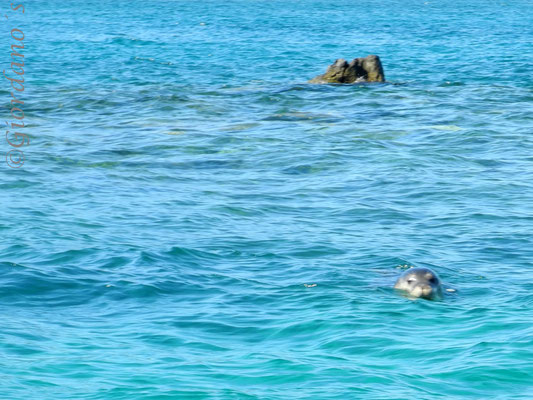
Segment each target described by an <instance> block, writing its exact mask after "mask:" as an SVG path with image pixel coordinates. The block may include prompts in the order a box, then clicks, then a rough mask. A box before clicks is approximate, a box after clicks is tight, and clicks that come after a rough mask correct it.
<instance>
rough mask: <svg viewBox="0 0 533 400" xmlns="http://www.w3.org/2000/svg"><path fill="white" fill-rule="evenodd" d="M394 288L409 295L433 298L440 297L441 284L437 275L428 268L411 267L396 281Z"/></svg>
mask: <svg viewBox="0 0 533 400" xmlns="http://www.w3.org/2000/svg"><path fill="white" fill-rule="evenodd" d="M394 289H398V290H401V291H403V292H405V293H406V294H407V295H408V296H409V297H422V298H424V299H429V300H435V299H439V298H441V297H442V284H441V281H440V279H439V277H438V275H437V274H436V273H435V272H433V271H432V270H430V269H429V268H411V269H408V270H407V271H405V272H404V273H403V274H402V275H401V276H400V277H399V278H398V280H397V281H396V284H395V285H394Z"/></svg>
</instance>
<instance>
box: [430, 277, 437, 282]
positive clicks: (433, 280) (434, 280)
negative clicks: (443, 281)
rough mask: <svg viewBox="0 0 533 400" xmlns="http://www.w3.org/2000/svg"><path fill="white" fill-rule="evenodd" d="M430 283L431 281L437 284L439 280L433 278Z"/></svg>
mask: <svg viewBox="0 0 533 400" xmlns="http://www.w3.org/2000/svg"><path fill="white" fill-rule="evenodd" d="M429 281H430V282H431V283H437V280H436V279H435V278H431V279H430V280H429Z"/></svg>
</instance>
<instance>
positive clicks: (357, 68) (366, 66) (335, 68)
mask: <svg viewBox="0 0 533 400" xmlns="http://www.w3.org/2000/svg"><path fill="white" fill-rule="evenodd" d="M354 82H385V74H384V73H383V67H382V66H381V61H380V59H379V57H378V56H375V55H370V56H366V57H364V58H354V59H353V60H352V61H351V62H350V63H349V64H348V62H347V61H346V60H345V59H343V58H339V59H338V60H336V61H335V62H334V63H333V64H331V65H330V66H329V67H328V69H327V71H326V72H325V73H324V74H322V75H318V76H317V77H316V78H313V79H311V80H310V81H309V83H354Z"/></svg>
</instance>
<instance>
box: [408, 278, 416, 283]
mask: <svg viewBox="0 0 533 400" xmlns="http://www.w3.org/2000/svg"><path fill="white" fill-rule="evenodd" d="M414 281H415V280H414V279H407V283H413V282H414Z"/></svg>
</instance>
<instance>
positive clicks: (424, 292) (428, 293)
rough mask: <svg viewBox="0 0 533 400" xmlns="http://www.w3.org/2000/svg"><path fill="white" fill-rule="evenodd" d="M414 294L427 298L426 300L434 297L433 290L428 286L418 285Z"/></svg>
mask: <svg viewBox="0 0 533 400" xmlns="http://www.w3.org/2000/svg"><path fill="white" fill-rule="evenodd" d="M413 292H414V293H413V294H414V295H415V296H417V297H425V298H431V297H433V288H432V287H431V286H430V285H427V284H420V285H417V286H416V287H415V288H414V290H413Z"/></svg>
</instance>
